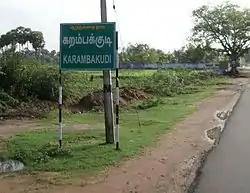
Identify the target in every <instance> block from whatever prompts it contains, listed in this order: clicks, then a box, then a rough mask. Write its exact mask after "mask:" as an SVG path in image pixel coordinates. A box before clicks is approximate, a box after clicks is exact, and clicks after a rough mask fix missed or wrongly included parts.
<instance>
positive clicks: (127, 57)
mask: <svg viewBox="0 0 250 193" xmlns="http://www.w3.org/2000/svg"><path fill="white" fill-rule="evenodd" d="M169 59H171V57H170V56H169V55H168V54H165V53H164V52H163V51H162V50H159V49H154V48H150V47H149V45H147V44H135V45H132V44H131V45H129V46H128V47H127V48H126V49H125V48H124V49H123V50H122V52H121V53H120V62H121V63H134V64H154V63H155V64H156V63H161V64H162V63H168V62H169Z"/></svg>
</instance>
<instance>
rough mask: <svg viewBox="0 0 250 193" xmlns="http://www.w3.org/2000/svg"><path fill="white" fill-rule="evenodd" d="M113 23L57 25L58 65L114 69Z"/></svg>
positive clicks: (80, 68) (67, 68)
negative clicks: (58, 30)
mask: <svg viewBox="0 0 250 193" xmlns="http://www.w3.org/2000/svg"><path fill="white" fill-rule="evenodd" d="M115 36H116V29H115V23H113V22H108V23H67V24H61V26H60V67H61V69H65V70H70V69H73V70H86V69H89V70H108V69H113V68H115V61H116V37H115Z"/></svg>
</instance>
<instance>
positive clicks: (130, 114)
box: [0, 71, 227, 174]
mask: <svg viewBox="0 0 250 193" xmlns="http://www.w3.org/2000/svg"><path fill="white" fill-rule="evenodd" d="M133 73H134V72H133ZM133 73H132V74H131V72H129V71H128V72H127V74H126V73H124V74H125V75H124V74H123V75H124V76H128V75H130V76H131V77H130V78H128V79H126V80H124V81H123V83H122V85H123V86H127V87H136V88H137V89H143V90H147V92H148V93H151V94H152V96H153V97H152V98H150V99H147V100H145V101H137V102H135V103H133V104H132V105H131V106H130V107H129V108H127V110H126V111H122V112H121V118H120V119H121V125H120V127H121V129H120V141H121V151H116V150H115V147H114V145H104V142H105V141H104V140H105V134H104V129H103V125H104V124H103V113H96V112H89V113H84V114H71V113H70V112H65V113H64V121H65V122H66V123H67V125H72V126H73V125H74V124H89V125H90V127H91V128H92V129H90V130H85V131H74V132H73V131H67V132H64V138H63V147H62V148H58V144H57V132H56V131H55V127H53V126H52V124H51V123H56V122H57V116H56V114H55V113H53V112H52V113H50V114H48V115H47V118H44V119H43V120H39V121H42V122H43V124H44V125H46V127H45V128H44V129H42V130H39V131H32V132H24V133H20V134H18V135H16V136H13V137H11V138H10V139H9V140H7V141H6V142H5V146H6V148H3V150H2V151H1V153H0V157H1V158H2V159H14V160H19V161H21V162H23V163H24V164H25V171H50V172H73V173H85V174H86V173H90V172H95V171H100V170H102V169H104V168H106V167H107V166H110V165H115V164H118V163H119V162H120V161H121V160H124V159H126V158H129V157H131V156H134V155H138V154H140V153H142V152H143V151H142V150H143V149H144V148H145V147H147V146H152V145H154V144H155V142H156V140H157V138H158V137H159V136H160V135H161V134H163V133H165V132H167V131H169V130H170V129H171V127H172V126H173V125H174V124H176V123H177V122H179V121H180V120H181V119H183V118H184V117H185V116H187V115H188V114H190V113H191V112H193V111H194V110H195V103H196V102H197V101H199V100H201V99H204V98H205V97H208V96H209V95H210V94H211V93H212V92H213V91H214V90H215V88H216V87H217V85H218V84H221V83H225V82H226V81H227V79H226V78H221V77H216V76H213V75H211V74H206V73H205V74H202V73H201V72H192V71H188V72H187V71H180V72H177V71H169V72H159V73H157V75H156V74H155V72H152V71H147V72H140V71H137V72H136V73H137V75H136V73H134V74H133ZM97 76H98V75H97ZM121 77H122V76H121ZM75 78H77V77H75ZM98 81H99V80H98ZM76 82H77V81H76ZM79 84H81V83H80V82H79ZM93 84H96V85H98V84H97V81H93ZM72 86H74V87H77V84H76V85H72ZM86 86H87V87H88V88H86ZM81 87H82V85H80V86H78V87H77V89H78V90H79V91H80V90H81V89H79V88H81ZM99 88H100V87H99V86H96V87H94V86H93V85H85V91H86V92H91V91H93V90H96V89H99Z"/></svg>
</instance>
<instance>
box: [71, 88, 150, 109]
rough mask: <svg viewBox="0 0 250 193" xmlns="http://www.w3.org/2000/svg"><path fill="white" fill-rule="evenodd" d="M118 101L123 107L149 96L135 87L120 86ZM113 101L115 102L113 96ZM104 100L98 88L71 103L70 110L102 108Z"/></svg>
mask: <svg viewBox="0 0 250 193" xmlns="http://www.w3.org/2000/svg"><path fill="white" fill-rule="evenodd" d="M119 92H120V96H119V102H120V106H122V107H125V106H128V105H130V104H132V103H133V102H135V101H139V100H144V99H147V98H150V97H151V96H150V95H149V94H148V93H146V92H144V91H142V90H139V89H136V88H120V91H119ZM113 98H114V102H115V97H113ZM103 102H104V96H103V91H101V90H99V91H96V92H93V93H90V94H88V95H86V96H84V97H83V98H82V99H81V100H80V101H79V103H77V104H74V105H72V107H71V110H72V112H74V113H77V112H84V111H89V110H92V109H94V108H102V107H103V105H104V104H103Z"/></svg>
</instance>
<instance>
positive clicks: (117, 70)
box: [115, 32, 120, 150]
mask: <svg viewBox="0 0 250 193" xmlns="http://www.w3.org/2000/svg"><path fill="white" fill-rule="evenodd" d="M115 80H116V81H115V82H116V106H115V107H116V108H115V110H116V111H115V112H116V132H115V135H116V137H115V139H116V150H119V149H120V144H119V138H120V136H119V133H120V132H119V53H118V32H116V69H115Z"/></svg>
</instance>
